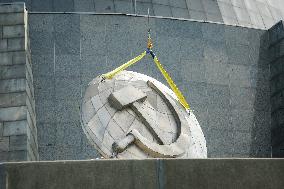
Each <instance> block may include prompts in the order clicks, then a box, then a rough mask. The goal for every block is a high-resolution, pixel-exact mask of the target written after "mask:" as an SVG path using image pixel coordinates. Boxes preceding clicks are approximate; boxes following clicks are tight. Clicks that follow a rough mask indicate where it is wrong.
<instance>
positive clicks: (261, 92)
mask: <svg viewBox="0 0 284 189" xmlns="http://www.w3.org/2000/svg"><path fill="white" fill-rule="evenodd" d="M29 20H30V22H29V24H30V38H31V50H32V59H33V73H34V83H35V100H36V113H37V127H38V140H39V151H40V159H41V160H54V159H86V158H94V157H97V155H98V154H97V153H96V151H95V150H94V149H93V148H92V147H91V146H89V145H88V142H87V140H86V137H85V135H84V134H83V131H82V129H81V126H80V103H81V99H82V96H83V95H84V90H85V87H86V85H87V83H88V82H89V81H91V79H92V78H94V77H96V76H98V75H99V74H102V73H106V72H108V71H110V70H112V69H114V68H116V67H117V66H119V65H121V64H122V63H124V62H126V61H127V60H129V59H131V58H133V57H134V56H136V55H138V54H139V53H141V52H142V51H144V50H145V47H146V37H147V36H146V35H147V20H146V19H145V18H141V17H132V16H119V15H85V14H82V15H79V14H29ZM150 25H151V27H152V37H153V40H154V50H155V51H156V54H157V55H158V57H159V59H160V61H161V62H162V64H163V65H164V66H165V68H166V69H167V70H168V72H169V73H170V74H171V76H172V77H173V79H174V81H175V82H176V84H177V85H178V86H179V88H180V89H181V91H182V92H183V93H184V94H185V96H186V98H187V100H188V102H189V103H190V104H191V106H192V109H193V110H194V111H195V114H196V116H197V118H198V120H199V122H200V124H201V127H202V129H203V131H204V133H205V137H206V140H207V146H208V155H209V157H270V154H271V142H270V140H271V137H270V117H271V116H270V103H269V98H270V91H269V66H268V60H269V57H268V55H267V53H266V46H265V44H266V37H265V36H266V35H263V34H264V33H265V31H262V30H255V29H248V28H242V27H233V26H226V25H220V24H210V23H199V22H191V21H178V20H170V19H151V20H150ZM261 41H263V42H262V43H263V44H261ZM130 69H131V70H134V71H137V72H140V73H144V74H146V75H149V76H152V77H154V78H156V79H158V80H160V81H162V82H164V83H165V81H164V80H163V77H162V75H161V74H160V73H159V71H158V70H157V68H156V67H155V65H154V63H153V62H152V60H151V58H149V57H147V58H145V59H144V60H142V61H141V62H140V63H138V64H137V65H135V66H133V67H132V68H130Z"/></svg>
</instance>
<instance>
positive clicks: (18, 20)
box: [0, 13, 24, 25]
mask: <svg viewBox="0 0 284 189" xmlns="http://www.w3.org/2000/svg"><path fill="white" fill-rule="evenodd" d="M0 23H1V25H18V24H24V13H5V14H1V15H0Z"/></svg>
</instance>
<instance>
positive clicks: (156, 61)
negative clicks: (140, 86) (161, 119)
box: [154, 56, 190, 112]
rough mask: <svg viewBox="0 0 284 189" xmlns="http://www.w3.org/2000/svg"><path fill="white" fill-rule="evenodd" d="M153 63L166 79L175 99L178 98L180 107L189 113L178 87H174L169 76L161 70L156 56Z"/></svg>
mask: <svg viewBox="0 0 284 189" xmlns="http://www.w3.org/2000/svg"><path fill="white" fill-rule="evenodd" d="M154 62H155V63H156V66H157V67H158V68H159V70H160V72H161V73H162V74H163V76H164V78H165V79H166V81H167V82H168V84H169V85H170V87H171V89H172V90H173V92H174V93H175V95H176V96H177V98H178V100H179V102H180V103H181V105H182V106H183V107H184V108H185V109H186V110H187V111H188V112H189V110H190V106H189V104H188V103H187V101H186V99H185V98H184V96H183V95H182V93H181V91H180V90H179V89H178V87H177V86H176V84H175V83H174V81H173V80H172V78H171V76H170V75H169V74H168V73H167V71H166V70H165V69H164V68H163V66H162V64H161V63H160V61H159V60H158V58H157V56H155V57H154Z"/></svg>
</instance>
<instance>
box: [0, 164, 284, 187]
mask: <svg viewBox="0 0 284 189" xmlns="http://www.w3.org/2000/svg"><path fill="white" fill-rule="evenodd" d="M283 169H284V163H283V159H205V160H200V159H186V160H169V159H160V160H153V159H152V160H123V161H116V160H104V161H101V160H100V161H99V160H94V161H54V162H44V161H43V162H32V163H23V162H21V163H4V164H1V165H0V170H1V172H0V181H1V182H0V184H1V185H0V186H1V187H2V188H4V187H5V186H7V185H8V186H9V187H11V188H15V189H18V188H21V189H30V188H38V187H39V188H42V189H47V188H48V189H55V188H64V187H66V188H69V189H76V188H78V187H82V186H83V187H85V188H126V189H140V188H149V189H156V188H165V189H167V188H181V189H186V188H231V187H232V185H233V186H234V187H235V188H244V189H249V188H281V187H282V186H283V184H284V182H283V179H282V174H283ZM97 170H101V171H99V172H98V171H97ZM7 175H9V177H7ZM86 175H88V176H86ZM59 177H60V179H58V178H59ZM204 178H206V179H204ZM50 183H52V185H51V184H50Z"/></svg>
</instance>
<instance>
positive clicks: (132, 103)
mask: <svg viewBox="0 0 284 189" xmlns="http://www.w3.org/2000/svg"><path fill="white" fill-rule="evenodd" d="M147 84H148V86H149V87H151V88H152V89H153V90H154V91H155V92H156V93H157V94H158V95H160V97H161V98H162V99H163V101H164V102H165V104H166V105H167V106H168V107H169V109H170V110H171V112H172V114H173V116H174V119H175V122H176V124H177V127H178V135H177V136H178V137H177V139H176V141H175V142H173V143H171V144H165V142H164V141H165V140H164V138H163V137H164V136H163V134H162V133H161V131H160V130H159V129H158V128H156V127H155V123H154V122H153V119H151V118H150V117H149V115H148V114H147V109H146V108H145V103H148V104H147V105H148V106H149V102H147V100H146V98H147V95H146V94H145V93H144V92H142V91H141V90H139V89H137V88H135V87H133V86H131V85H129V86H126V87H124V88H122V89H120V90H118V91H115V92H113V93H111V94H110V96H109V97H108V101H109V103H110V104H111V105H112V106H113V107H114V108H116V109H117V110H123V109H124V108H126V107H130V108H131V109H132V110H133V111H134V112H135V113H136V115H137V116H138V117H139V118H140V120H141V121H142V123H143V124H144V125H145V126H146V127H147V128H148V129H149V131H150V132H151V134H152V135H153V136H154V137H155V138H156V139H157V141H158V143H154V142H152V141H150V140H148V139H147V138H145V137H144V136H142V135H141V133H140V132H139V131H138V130H137V129H135V127H133V126H131V127H130V129H129V132H128V133H127V134H126V136H125V137H124V138H123V139H121V140H120V141H116V142H114V143H113V145H112V148H113V151H114V153H115V154H118V153H121V152H123V151H124V150H125V149H126V148H127V147H128V146H129V145H130V144H132V143H134V144H135V145H137V146H138V147H139V148H141V149H142V150H144V151H145V152H146V153H148V154H149V155H151V156H152V157H155V158H173V157H179V156H182V155H183V154H184V153H185V151H186V149H187V148H188V146H189V142H190V137H189V134H188V130H189V129H188V124H187V121H186V119H185V115H184V112H182V111H181V109H180V107H178V106H177V104H176V103H175V102H173V100H171V99H169V98H168V97H167V96H166V95H165V94H164V93H163V92H162V91H161V90H160V89H159V88H158V87H157V86H156V85H155V84H154V83H153V82H151V81H147Z"/></svg>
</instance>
